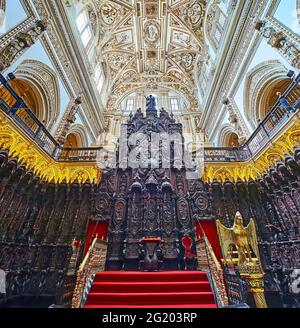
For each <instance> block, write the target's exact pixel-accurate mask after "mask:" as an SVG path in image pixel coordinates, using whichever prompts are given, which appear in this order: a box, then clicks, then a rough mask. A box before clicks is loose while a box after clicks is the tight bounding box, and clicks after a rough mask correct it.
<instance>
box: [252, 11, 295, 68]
mask: <svg viewBox="0 0 300 328" xmlns="http://www.w3.org/2000/svg"><path fill="white" fill-rule="evenodd" d="M255 28H256V29H257V30H258V31H259V32H260V34H261V35H262V36H263V37H264V38H265V39H266V40H268V44H269V45H270V46H271V47H273V48H274V49H275V50H276V51H277V52H279V54H280V55H281V56H282V57H284V58H285V59H286V60H287V61H288V62H289V63H290V64H291V66H293V67H294V68H296V69H297V70H299V69H300V37H299V36H298V35H297V34H296V33H294V32H293V31H291V30H290V29H289V28H287V27H286V26H284V25H283V24H281V23H280V22H279V21H278V20H277V19H275V18H273V17H267V18H265V19H264V20H262V21H258V22H257V23H256V25H255Z"/></svg>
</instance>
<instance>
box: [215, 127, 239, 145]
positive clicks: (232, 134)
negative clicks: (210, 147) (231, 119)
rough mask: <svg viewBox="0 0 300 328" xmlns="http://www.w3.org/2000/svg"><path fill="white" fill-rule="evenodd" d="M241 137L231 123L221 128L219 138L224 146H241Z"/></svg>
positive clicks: (219, 143)
mask: <svg viewBox="0 0 300 328" xmlns="http://www.w3.org/2000/svg"><path fill="white" fill-rule="evenodd" d="M238 139H239V137H238V135H237V133H236V131H235V130H234V127H233V126H232V125H230V124H225V125H223V127H222V128H221V131H220V133H219V138H218V145H219V146H222V147H237V146H239V145H240V144H239V141H238Z"/></svg>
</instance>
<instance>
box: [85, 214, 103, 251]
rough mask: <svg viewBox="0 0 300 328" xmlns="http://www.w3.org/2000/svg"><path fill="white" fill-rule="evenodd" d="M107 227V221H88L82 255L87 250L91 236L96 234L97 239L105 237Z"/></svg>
mask: <svg viewBox="0 0 300 328" xmlns="http://www.w3.org/2000/svg"><path fill="white" fill-rule="evenodd" d="M107 229H108V223H107V222H97V221H92V220H91V221H90V222H89V228H88V233H87V237H86V242H85V246H84V256H85V254H86V253H87V252H88V250H89V247H90V244H91V242H92V236H96V235H98V238H99V239H106V237H107Z"/></svg>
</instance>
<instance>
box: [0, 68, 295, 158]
mask: <svg viewBox="0 0 300 328" xmlns="http://www.w3.org/2000/svg"><path fill="white" fill-rule="evenodd" d="M299 82H300V74H299V75H298V76H297V77H296V78H295V79H294V80H293V81H292V83H291V85H290V86H289V87H288V89H287V90H286V91H285V92H284V94H283V97H285V98H286V100H287V101H288V102H289V103H290V104H291V105H293V106H294V107H295V109H298V108H299V107H300V85H299ZM0 108H1V110H3V111H4V112H5V113H6V114H7V115H9V116H10V117H11V119H12V120H14V122H15V123H16V124H17V125H18V126H19V127H20V128H21V129H22V130H23V131H24V132H25V133H26V134H27V135H29V136H30V137H31V138H32V139H33V140H34V141H35V142H36V143H37V144H38V145H39V146H40V147H41V148H42V149H44V151H46V152H47V153H48V154H49V155H50V156H51V157H53V158H54V159H55V160H58V161H64V162H95V161H96V158H97V151H98V150H99V149H101V148H96V147H89V148H64V147H62V146H61V145H60V144H59V143H58V142H57V141H56V140H55V139H54V138H53V137H52V136H51V134H50V133H49V132H48V130H47V129H46V127H45V126H44V125H43V123H41V122H40V120H39V119H38V118H37V117H36V115H35V114H34V113H33V112H32V111H31V110H30V109H29V108H28V106H27V105H26V103H25V102H24V100H23V99H22V98H21V97H20V96H19V95H18V94H17V93H16V92H15V90H14V89H13V88H12V87H11V86H10V84H9V82H8V81H7V80H6V79H5V77H4V76H3V75H1V74H0ZM291 115H292V113H290V112H288V111H287V110H286V109H285V108H283V107H282V106H281V104H280V101H279V100H278V101H277V103H276V104H275V105H274V107H273V108H272V109H271V110H270V111H269V113H268V114H267V116H266V117H265V119H264V120H263V121H262V122H261V123H260V124H259V126H258V127H257V129H256V130H255V131H254V133H253V134H252V136H251V137H250V138H249V140H248V141H247V142H246V143H245V144H244V145H242V146H240V147H235V148H226V147H214V148H205V150H204V158H205V161H206V162H246V161H248V160H250V159H251V158H252V157H253V156H254V155H256V154H257V153H258V152H259V151H260V150H261V149H262V148H263V147H264V146H265V145H267V144H268V143H269V142H270V141H271V140H272V137H273V136H274V135H275V134H276V132H278V131H279V130H280V129H281V127H283V125H284V124H285V123H286V122H287V121H288V119H289V117H290V116H291Z"/></svg>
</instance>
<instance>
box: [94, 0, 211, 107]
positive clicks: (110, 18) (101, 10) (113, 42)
mask: <svg viewBox="0 0 300 328" xmlns="http://www.w3.org/2000/svg"><path fill="white" fill-rule="evenodd" d="M91 2H93V5H94V7H95V8H96V9H95V10H96V12H97V15H98V22H99V25H100V26H99V30H100V31H101V32H100V34H99V35H100V37H99V42H98V45H97V56H98V58H99V60H100V61H101V62H102V63H103V64H104V65H105V67H106V68H107V72H106V74H107V75H108V76H107V79H108V80H109V84H110V85H109V86H108V89H107V90H108V93H109V95H110V96H109V98H108V103H107V106H106V110H107V111H109V112H111V111H116V110H118V103H119V100H120V97H124V94H125V93H129V92H130V91H132V90H141V91H147V92H151V91H154V90H158V91H159V90H160V89H166V88H167V89H168V90H174V91H176V92H178V93H179V94H181V95H182V96H183V97H184V99H186V100H187V103H188V104H189V105H188V108H189V110H190V111H191V112H197V113H201V108H200V107H199V104H198V102H197V98H196V96H195V94H196V91H195V90H196V88H197V83H196V77H197V76H199V74H198V73H197V72H198V70H199V69H200V68H201V67H199V65H197V63H198V62H199V58H203V57H205V54H204V49H205V46H204V44H205V42H204V37H203V35H204V32H203V20H204V17H205V11H206V6H207V2H206V0H195V1H187V0H161V1H158V0H148V1H141V0H137V1H134V2H132V1H120V0H114V1H113V0H111V1H100V0H91ZM92 17H93V16H92ZM93 19H94V20H95V18H94V17H93Z"/></svg>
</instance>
